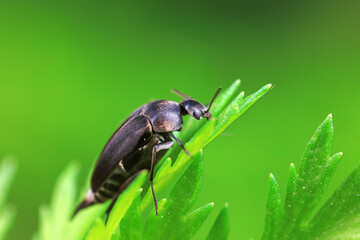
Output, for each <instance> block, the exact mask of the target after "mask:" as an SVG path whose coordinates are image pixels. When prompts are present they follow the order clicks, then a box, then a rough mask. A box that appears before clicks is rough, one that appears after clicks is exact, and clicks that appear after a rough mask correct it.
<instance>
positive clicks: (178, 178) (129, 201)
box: [34, 81, 271, 240]
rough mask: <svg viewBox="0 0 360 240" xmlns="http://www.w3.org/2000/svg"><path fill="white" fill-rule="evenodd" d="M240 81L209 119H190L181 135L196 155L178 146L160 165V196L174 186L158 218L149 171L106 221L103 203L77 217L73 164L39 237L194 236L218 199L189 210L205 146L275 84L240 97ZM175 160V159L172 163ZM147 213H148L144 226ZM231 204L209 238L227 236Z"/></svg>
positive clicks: (157, 185)
mask: <svg viewBox="0 0 360 240" xmlns="http://www.w3.org/2000/svg"><path fill="white" fill-rule="evenodd" d="M239 86H240V81H236V82H234V84H232V85H231V86H230V87H229V88H228V89H227V90H225V91H224V92H223V93H221V94H220V95H219V97H218V98H217V99H216V100H215V102H214V103H213V107H212V116H213V118H212V119H211V120H210V121H195V120H193V119H187V124H186V125H184V126H183V130H182V132H180V133H178V134H177V137H178V138H180V140H182V142H186V144H185V147H186V148H187V150H188V151H189V152H190V153H191V154H192V155H193V156H194V157H193V158H190V157H189V156H188V155H187V154H185V153H184V152H183V151H181V150H180V148H179V147H178V146H175V147H173V148H172V149H171V150H170V151H169V152H168V153H167V154H166V156H165V157H164V158H163V159H162V160H161V161H160V162H159V163H158V164H157V166H158V167H157V173H156V176H155V179H154V187H155V191H156V193H157V195H158V196H162V195H164V194H165V192H166V190H168V189H172V190H171V193H170V195H169V198H168V199H162V200H160V201H159V213H160V215H159V216H155V213H154V210H152V211H151V212H150V213H149V210H151V208H152V209H153V200H152V196H151V191H150V189H147V191H146V192H145V193H144V196H143V197H142V198H141V197H140V196H141V192H142V191H143V189H142V188H141V187H142V186H143V183H144V182H145V181H146V180H147V179H148V175H147V172H146V171H143V172H141V173H140V174H139V175H138V177H137V178H136V179H135V180H134V181H133V182H132V184H131V185H130V186H129V187H128V188H127V189H126V190H125V191H124V192H123V193H122V194H121V195H120V197H119V199H118V200H117V202H116V203H115V205H114V208H113V210H112V212H111V214H110V215H109V219H108V222H107V224H106V225H105V223H104V217H105V214H104V212H105V210H106V208H107V206H108V203H105V204H98V205H95V206H92V207H89V208H88V209H85V210H83V211H80V212H79V214H77V215H76V216H75V217H74V218H72V212H73V210H74V207H75V196H76V189H75V186H76V184H75V175H76V172H77V167H76V166H75V165H71V166H70V167H69V168H68V169H67V170H66V171H65V172H64V173H63V174H62V176H61V177H60V179H59V181H58V183H57V186H56V188H55V190H54V194H53V197H52V202H51V206H50V207H46V206H44V207H42V208H41V210H40V229H39V232H38V233H37V234H36V235H34V239H43V240H46V239H52V240H53V239H83V238H84V237H85V236H87V237H86V238H87V239H99V237H101V239H125V238H126V239H138V237H139V236H140V237H143V238H145V239H159V238H157V237H164V236H166V237H167V238H173V239H177V238H176V236H178V237H179V234H182V235H181V236H182V239H188V238H190V237H191V236H192V235H193V234H194V233H195V232H196V231H197V229H198V228H199V227H200V226H201V224H202V223H203V221H204V220H205V219H206V217H207V216H208V214H209V213H210V211H211V209H212V208H213V203H210V204H207V205H205V206H204V207H202V208H199V209H197V210H195V211H193V212H190V213H189V210H190V208H191V207H192V206H193V204H194V202H195V200H196V199H197V195H198V192H199V190H200V186H201V181H202V149H203V148H204V147H205V146H206V145H207V144H208V143H209V142H211V141H212V140H213V139H214V138H215V137H216V136H218V135H219V134H220V133H221V132H222V131H224V130H225V128H226V127H228V126H229V125H230V124H231V123H232V122H233V121H234V120H235V119H236V118H238V117H239V116H240V115H242V114H243V113H244V112H245V111H246V110H247V109H249V108H250V107H251V106H252V105H253V104H254V103H255V102H257V101H258V100H259V99H260V98H261V97H262V96H263V95H264V94H265V93H267V92H268V91H269V90H270V89H271V84H268V85H266V86H264V87H263V88H261V89H260V90H259V91H257V92H256V93H254V94H252V95H250V96H248V97H246V98H244V93H243V92H241V93H240V94H238V95H236V92H237V90H238V88H239ZM173 160H175V161H173ZM143 216H148V217H147V219H146V222H145V224H144V229H143V227H142V226H143V222H142V219H143ZM227 218H228V215H227V206H225V207H224V208H223V210H222V211H221V212H220V214H219V216H218V218H217V220H216V222H215V224H214V226H213V228H212V229H211V231H210V232H209V237H208V239H214V238H215V237H216V236H219V237H222V238H223V239H225V238H226V236H227V232H228V219H227Z"/></svg>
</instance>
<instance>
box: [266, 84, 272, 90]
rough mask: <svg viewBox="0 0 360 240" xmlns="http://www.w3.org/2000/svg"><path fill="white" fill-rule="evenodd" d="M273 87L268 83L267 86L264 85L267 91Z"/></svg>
mask: <svg viewBox="0 0 360 240" xmlns="http://www.w3.org/2000/svg"><path fill="white" fill-rule="evenodd" d="M273 87H274V85H273V84H272V83H268V84H267V85H266V88H268V89H271V88H273Z"/></svg>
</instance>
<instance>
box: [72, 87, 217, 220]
mask: <svg viewBox="0 0 360 240" xmlns="http://www.w3.org/2000/svg"><path fill="white" fill-rule="evenodd" d="M220 90H221V87H219V88H218V90H217V91H216V92H215V94H214V96H213V98H212V100H211V101H210V104H209V106H208V107H206V106H205V105H203V104H202V103H200V102H198V101H196V100H194V99H192V98H191V97H189V96H187V95H185V94H183V93H181V92H179V91H178V90H175V89H172V91H173V92H174V93H175V94H177V95H179V96H181V97H183V98H184V99H183V100H182V101H181V102H180V103H178V102H174V101H170V100H155V101H152V102H149V103H147V104H145V105H142V106H141V107H139V108H138V109H136V110H135V111H134V112H133V113H132V114H131V115H130V116H129V117H128V118H127V119H126V120H125V121H124V122H123V123H122V124H121V125H120V127H119V128H118V129H117V130H116V131H115V133H114V134H113V135H112V136H111V137H110V139H109V140H108V142H107V143H106V145H105V147H104V148H103V150H102V152H101V154H100V156H99V158H98V160H97V163H96V165H95V168H94V171H93V173H92V177H91V189H90V190H89V191H88V192H87V194H86V196H85V198H84V200H83V201H82V202H81V203H80V204H79V205H78V207H77V208H76V210H75V213H74V215H75V214H76V213H77V212H78V211H80V210H81V209H83V208H86V207H89V206H91V205H93V204H96V203H102V202H105V201H107V200H109V199H112V202H111V204H110V206H109V208H108V210H107V212H106V213H107V216H108V215H109V213H110V211H111V209H112V207H113V206H114V204H115V202H116V200H117V198H118V196H119V194H120V193H121V192H122V191H123V190H124V189H125V188H126V187H127V186H128V185H129V184H130V183H131V181H132V180H134V178H135V177H136V176H137V174H138V173H139V172H140V171H141V170H143V169H147V170H149V171H150V179H149V180H150V186H151V190H152V195H153V198H154V203H155V211H156V215H158V204H157V200H156V195H155V190H154V186H153V177H154V166H155V164H156V162H157V161H158V160H159V159H160V158H161V157H162V156H163V155H164V154H165V153H166V152H167V150H169V149H170V148H171V147H172V146H173V145H174V141H173V140H175V142H177V143H178V144H179V145H180V146H181V148H182V149H183V150H184V151H185V153H186V154H188V155H189V156H191V155H190V153H189V152H188V151H187V150H186V148H185V147H184V145H183V144H182V143H181V142H180V140H179V139H178V138H176V137H175V135H174V134H173V132H174V131H180V130H181V126H182V124H183V119H182V117H183V116H184V115H187V114H189V115H190V116H192V117H194V118H195V119H197V120H200V119H202V118H206V119H210V117H211V113H210V108H211V105H212V103H213V102H214V100H215V98H216V97H217V95H218V94H219V92H220Z"/></svg>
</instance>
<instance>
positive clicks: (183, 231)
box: [143, 151, 213, 240]
mask: <svg viewBox="0 0 360 240" xmlns="http://www.w3.org/2000/svg"><path fill="white" fill-rule="evenodd" d="M202 172H203V166H202V151H200V153H198V154H197V155H195V156H194V160H193V162H192V164H191V165H190V166H189V168H188V169H187V170H186V172H185V173H184V174H183V175H182V176H181V178H180V179H179V181H178V182H177V183H176V185H175V187H174V189H173V190H172V192H171V193H170V196H169V198H168V199H167V200H166V201H163V203H162V205H161V206H159V215H158V216H157V215H155V213H154V211H153V212H152V213H151V214H150V215H149V217H148V219H147V222H146V225H145V229H144V234H143V236H144V239H149V240H150V239H190V238H191V236H192V235H193V234H195V233H196V231H197V230H198V229H199V228H200V226H201V225H202V223H203V221H204V220H205V219H206V217H207V216H208V215H209V213H210V211H211V209H212V208H213V204H212V203H211V204H208V205H206V206H204V207H202V208H199V209H197V210H195V211H194V212H192V213H188V212H189V210H190V208H191V207H192V206H193V205H194V203H195V201H196V200H197V198H198V195H199V191H200V187H201V183H202Z"/></svg>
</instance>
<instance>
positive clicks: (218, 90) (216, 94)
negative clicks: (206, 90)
mask: <svg viewBox="0 0 360 240" xmlns="http://www.w3.org/2000/svg"><path fill="white" fill-rule="evenodd" d="M220 90H221V87H219V88H218V89H217V90H216V93H215V94H214V96H213V98H212V99H211V102H210V104H209V107H208V109H207V110H206V112H209V111H210V108H211V105H212V104H213V102H214V100H215V98H216V97H217V96H218V95H219V92H220Z"/></svg>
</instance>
